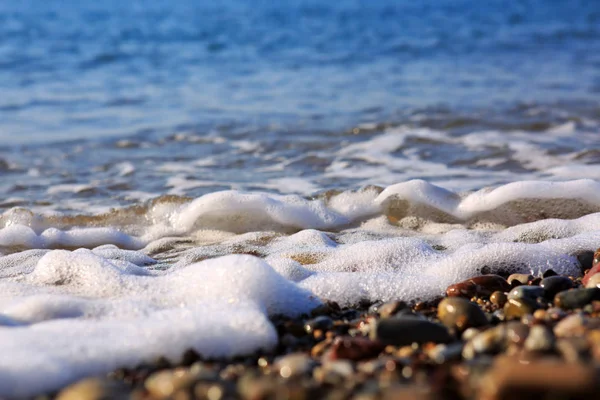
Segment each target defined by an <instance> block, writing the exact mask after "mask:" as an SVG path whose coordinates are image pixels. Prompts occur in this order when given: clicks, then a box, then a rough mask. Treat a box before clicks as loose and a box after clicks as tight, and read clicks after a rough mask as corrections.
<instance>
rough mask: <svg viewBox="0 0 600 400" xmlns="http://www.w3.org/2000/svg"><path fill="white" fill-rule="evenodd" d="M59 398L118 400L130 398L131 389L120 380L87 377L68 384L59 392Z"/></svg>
mask: <svg viewBox="0 0 600 400" xmlns="http://www.w3.org/2000/svg"><path fill="white" fill-rule="evenodd" d="M56 399H57V400H112V399H115V400H118V399H123V400H125V399H129V389H128V387H127V386H126V385H124V384H123V383H120V382H118V381H109V380H107V379H102V378H86V379H83V380H81V381H79V382H77V383H74V384H72V385H69V386H67V387H66V388H64V389H63V390H61V391H60V392H59V393H58V396H56Z"/></svg>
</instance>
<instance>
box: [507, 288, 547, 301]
mask: <svg viewBox="0 0 600 400" xmlns="http://www.w3.org/2000/svg"><path fill="white" fill-rule="evenodd" d="M545 293H546V292H545V291H544V289H543V288H542V287H540V286H518V287H516V288H514V289H513V290H511V291H510V292H509V293H508V299H509V300H511V299H517V300H531V301H534V302H535V301H536V300H537V299H538V298H542V297H544V295H545Z"/></svg>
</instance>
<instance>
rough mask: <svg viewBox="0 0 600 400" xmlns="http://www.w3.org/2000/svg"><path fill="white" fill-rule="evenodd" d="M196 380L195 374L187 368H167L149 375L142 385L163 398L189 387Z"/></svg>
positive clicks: (152, 393)
mask: <svg viewBox="0 0 600 400" xmlns="http://www.w3.org/2000/svg"><path fill="white" fill-rule="evenodd" d="M197 381H198V376H197V374H195V373H192V372H190V370H189V369H187V368H176V369H173V370H171V369H167V370H163V371H159V372H155V373H153V374H152V375H150V376H149V377H148V379H146V381H145V382H144V387H145V388H146V390H147V391H148V392H149V393H150V394H151V395H153V396H155V397H158V398H165V397H169V396H172V395H173V393H175V392H176V391H178V390H180V389H188V388H191V387H192V386H193V385H194V384H195V383H196V382H197Z"/></svg>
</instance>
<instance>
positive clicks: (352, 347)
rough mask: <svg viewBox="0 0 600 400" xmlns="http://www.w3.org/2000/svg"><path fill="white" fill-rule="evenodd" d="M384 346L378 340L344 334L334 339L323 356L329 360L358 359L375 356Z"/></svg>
mask: <svg viewBox="0 0 600 400" xmlns="http://www.w3.org/2000/svg"><path fill="white" fill-rule="evenodd" d="M384 348H385V344H383V343H381V342H379V341H373V340H370V339H368V338H365V337H360V336H357V337H351V336H344V337H338V338H336V339H335V340H334V342H333V344H332V346H331V348H330V349H329V351H328V352H327V353H326V354H325V356H324V357H325V358H326V359H329V360H352V361H359V360H364V359H369V358H373V357H376V356H377V355H378V354H379V353H380V352H381V351H382V350H383V349H384Z"/></svg>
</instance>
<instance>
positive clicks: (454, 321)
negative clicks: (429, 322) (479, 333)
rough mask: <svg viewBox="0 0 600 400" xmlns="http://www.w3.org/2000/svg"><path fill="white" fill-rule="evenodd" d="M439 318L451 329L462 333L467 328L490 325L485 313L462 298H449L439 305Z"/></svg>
mask: <svg viewBox="0 0 600 400" xmlns="http://www.w3.org/2000/svg"><path fill="white" fill-rule="evenodd" d="M437 316H438V318H439V319H440V321H441V322H442V323H443V324H444V325H446V327H447V328H449V329H454V330H456V331H458V332H462V331H464V330H465V329H467V328H471V327H474V328H476V327H479V326H485V325H488V323H489V322H488V320H487V318H486V316H485V313H484V312H483V311H481V309H480V308H479V307H478V306H477V305H476V304H475V303H472V302H470V301H469V300H467V299H465V298H462V297H447V298H445V299H444V300H442V301H441V302H440V304H439V305H438V312H437Z"/></svg>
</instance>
